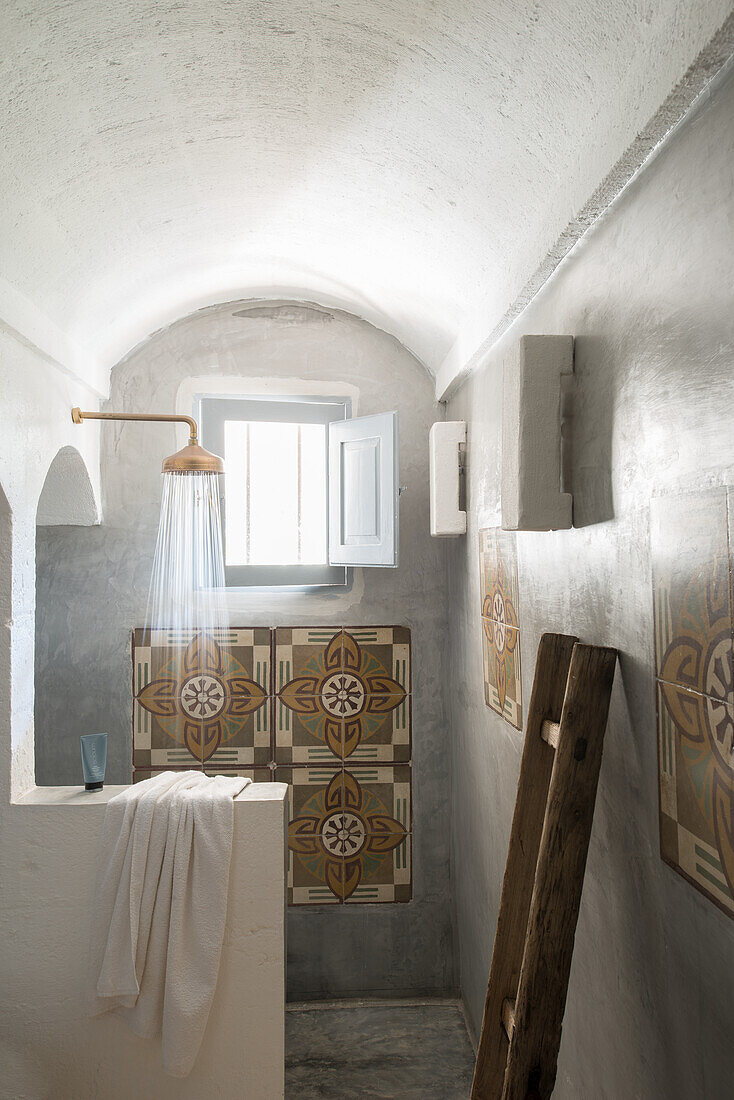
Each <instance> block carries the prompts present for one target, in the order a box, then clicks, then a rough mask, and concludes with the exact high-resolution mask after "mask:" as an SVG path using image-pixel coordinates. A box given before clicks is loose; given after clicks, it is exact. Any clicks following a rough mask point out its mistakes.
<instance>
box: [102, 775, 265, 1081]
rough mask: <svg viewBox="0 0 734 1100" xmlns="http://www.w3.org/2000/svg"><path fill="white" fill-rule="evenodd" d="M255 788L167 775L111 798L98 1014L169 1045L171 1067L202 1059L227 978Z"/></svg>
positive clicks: (184, 1069) (177, 1070) (166, 1062)
mask: <svg viewBox="0 0 734 1100" xmlns="http://www.w3.org/2000/svg"><path fill="white" fill-rule="evenodd" d="M249 782H250V780H249V779H244V778H242V777H239V776H237V777H234V778H228V777H225V776H221V775H218V776H214V777H213V778H210V777H209V776H206V775H204V774H203V773H202V772H163V773H162V774H161V775H157V776H154V777H153V778H152V779H146V780H145V781H144V782H142V783H137V784H135V785H134V786H132V787H128V788H127V789H126V790H125V791H123V792H122V793H121V794H118V795H116V796H115V797H114V798H112V799H110V801H109V802H108V804H107V810H106V813H105V820H104V832H103V838H102V851H101V857H100V865H99V874H98V881H97V896H96V902H95V910H94V918H93V928H92V938H91V960H90V962H91V965H90V1000H91V1004H90V1012H91V1014H92V1015H95V1016H96V1015H100V1014H101V1013H104V1012H115V1013H116V1014H117V1015H118V1016H121V1017H122V1018H123V1019H124V1020H125V1022H126V1023H127V1025H128V1026H129V1027H130V1029H131V1030H132V1031H133V1032H135V1034H136V1035H141V1036H145V1037H148V1038H151V1037H153V1036H156V1035H160V1036H161V1047H162V1055H163V1068H164V1069H165V1071H166V1072H167V1073H170V1074H172V1075H173V1076H175V1077H185V1076H186V1075H187V1074H188V1073H189V1072H190V1071H191V1067H192V1066H193V1064H194V1061H195V1060H196V1055H197V1053H198V1051H199V1047H200V1045H201V1040H202V1038H203V1035H204V1029H205V1027H206V1022H207V1019H208V1016H209V1009H210V1007H211V1002H212V997H213V996H214V989H215V987H216V984H217V975H218V972H219V959H220V955H221V951H222V940H223V938H224V922H225V918H226V913H227V891H228V886H229V868H230V862H231V858H232V834H233V826H234V804H233V799H234V798H236V797H237V795H238V794H239V793H240V791H242V790H243V788H244V787H246V786H247V784H248V783H249Z"/></svg>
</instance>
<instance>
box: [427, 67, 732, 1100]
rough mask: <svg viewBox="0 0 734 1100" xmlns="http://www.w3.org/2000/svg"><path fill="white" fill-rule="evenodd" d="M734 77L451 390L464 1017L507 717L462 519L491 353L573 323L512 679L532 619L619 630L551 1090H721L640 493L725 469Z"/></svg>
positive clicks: (725, 935) (474, 543)
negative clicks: (456, 457)
mask: <svg viewBox="0 0 734 1100" xmlns="http://www.w3.org/2000/svg"><path fill="white" fill-rule="evenodd" d="M732 117H734V82H732V81H730V82H729V83H728V84H724V85H723V87H721V88H720V89H719V90H718V91H717V93H716V94H715V96H714V97H713V98H709V101H708V102H707V104H706V105H704V106H702V108H701V109H700V110H699V112H698V113H697V115H696V116H695V117H694V118H693V119H692V120H691V121H690V122H688V123H687V124H686V126H685V127H684V128H683V129H682V130H681V131H680V132H679V134H678V135H677V136H676V138H675V140H674V141H673V142H671V144H670V145H669V146H668V147H667V149H666V150H665V151H664V152H663V153H661V154H660V155H659V157H658V158H657V159H656V161H655V162H654V163H653V164H652V165H650V166H649V168H648V169H647V170H646V171H645V172H644V173H643V174H642V175H641V176H640V177H639V178H638V179H637V180H636V181H635V182H634V183H633V184H632V185H631V187H630V188H629V190H628V191H627V192H626V194H625V195H624V196H623V198H622V199H621V200H620V202H619V203H618V205H617V206H616V207H615V208H614V209H613V211H612V212H611V213H610V214H609V215H608V216H607V217H606V218H605V219H604V221H603V222H601V223H600V224H599V225H598V226H597V227H596V228H595V229H594V230H593V232H592V233H591V234H590V235H589V236H588V238H587V239H585V240H584V242H582V244H581V246H580V247H579V248H578V249H577V250H576V252H575V253H574V254H573V255H572V257H571V258H570V259H569V260H567V261H566V263H565V264H564V265H563V267H562V268H561V269H560V270H559V271H558V272H557V274H556V276H555V277H554V279H553V280H552V282H551V283H549V284H548V286H547V287H546V289H545V290H544V291H543V293H542V294H541V295H540V297H539V298H538V299H536V301H535V302H534V304H533V305H532V307H531V308H530V309H529V310H528V311H527V313H526V314H525V315H524V316H523V318H522V320H521V323H519V324H518V325H516V326H515V328H514V329H513V330H512V332H511V333H509V334H508V336H507V337H506V338H505V339H504V340H503V343H502V345H500V346H498V348H497V349H496V352H495V353H494V354H493V355H492V358H491V361H490V362H489V364H488V365H487V367H486V369H484V370H483V371H482V372H481V373H480V374H479V375H477V376H476V377H474V378H471V379H470V380H469V381H468V382H467V383H466V384H465V385H464V386H463V387H462V389H461V390H460V391H459V393H458V394H457V396H456V397H455V399H454V400H452V401H451V402H450V404H449V406H448V410H447V417H448V418H449V419H452V420H454V419H466V420H467V422H468V511H469V532H468V536H467V538H466V539H465V540H457V541H456V542H455V543H453V545H452V547H451V550H450V561H449V577H450V587H449V606H450V608H451V613H450V616H449V642H450V645H449V656H450V664H449V672H448V677H447V684H448V698H447V705H448V708H449V722H450V729H451V743H452V754H453V790H452V807H453V886H454V904H455V907H456V922H457V930H458V950H459V954H460V980H461V987H462V990H463V993H464V996H465V998H466V1001H467V1004H468V1008H469V1013H470V1017H471V1020H472V1023H473V1026H474V1027H475V1028H477V1027H478V1026H479V1022H480V1019H481V1010H482V1005H483V998H484V993H485V989H486V978H487V973H488V969H489V960H490V956H491V950H492V940H493V935H494V928H495V921H496V916H497V907H498V904H499V892H500V886H501V882H502V874H503V870H504V862H505V857H506V852H507V842H508V837H509V830H510V824H511V817H512V810H513V806H514V799H515V793H516V783H517V776H518V770H519V764H520V754H521V749H522V735H521V734H519V733H517V732H516V731H515V730H514V729H513V728H512V727H510V726H509V725H507V724H506V723H505V722H503V721H502V720H501V719H500V718H499V717H498V716H496V715H495V714H494V713H493V712H492V711H491V710H489V709H487V708H486V707H485V705H484V701H483V690H482V654H481V640H480V639H481V633H480V630H481V628H480V620H479V610H480V609H479V576H478V574H479V566H478V540H477V531H478V529H479V528H481V527H484V526H494V525H497V524H498V523H499V491H500V460H501V443H500V425H501V403H500V395H501V377H502V375H501V364H502V359H503V354H504V352H505V351H506V349H507V347H508V346H509V343H510V342H511V341H514V340H516V339H517V338H518V337H519V336H520V335H521V334H522V333H570V334H573V335H575V336H576V385H575V394H574V396H573V404H572V408H571V410H570V411H571V413H572V419H571V421H570V425H569V426H570V437H571V448H572V458H571V481H572V485H571V487H572V489H573V492H574V504H575V524H576V526H575V528H574V529H573V530H570V531H559V532H555V533H547V534H546V533H543V534H531V533H520V534H518V535H517V547H518V566H519V581H520V599H519V602H520V625H521V639H522V646H523V649H522V671H523V689H524V697H525V702H526V705H527V701H528V699H529V695H530V688H531V684H532V678H533V672H534V665H535V652H536V648H537V643H538V639H539V636H540V634H541V633H542V632H543V631H546V630H556V631H563V632H566V633H573V634H577V635H579V636H580V637H581V638H582V639H583V640H585V641H589V642H597V643H602V644H606V645H613V646H617V647H618V648H619V650H620V662H619V665H618V669H617V675H616V682H615V688H614V695H613V701H612V708H611V714H610V719H609V726H608V730H607V735H606V745H605V752H604V760H603V764H602V770H601V779H600V785H599V794H598V799H597V806H596V815H595V821H594V829H593V835H592V841H591V848H590V852H589V861H588V866H587V871H586V880H585V886H584V893H583V900H582V905H581V914H580V920H579V926H578V935H577V939H576V949H575V955H574V962H573V969H572V973H571V984H570V990H569V998H568V1004H567V1009H566V1017H565V1023H564V1029H563V1041H562V1046H561V1054H560V1061H559V1076H558V1085H557V1088H556V1091H555V1093H554V1095H555V1096H557V1097H558V1098H559V1100H571V1098H574V1100H587V1098H588V1097H594V1098H598V1100H620V1098H625V1100H626V1098H632V1097H638V1098H640V1100H694V1098H696V1100H698V1098H704V1097H705V1098H707V1100H714V1098H716V1100H718V1098H719V1097H724V1096H728V1095H730V1094H731V1083H732V1080H733V1079H734V1045H732V1041H731V1040H732V1024H731V1021H732V1014H733V1011H734V985H733V984H732V974H733V973H734V922H732V921H731V920H730V919H729V918H728V917H726V916H724V915H723V913H721V912H720V911H719V910H718V909H716V908H715V907H714V906H713V905H712V904H711V903H710V902H708V901H707V900H706V899H705V898H703V897H702V896H701V895H700V894H699V893H698V892H697V891H695V890H694V889H693V888H692V887H691V886H689V885H688V884H687V883H686V882H684V881H683V879H682V878H680V877H679V876H678V875H677V874H675V873H674V872H673V871H672V870H671V869H670V868H669V867H667V866H666V865H664V864H663V863H662V862H661V860H660V858H659V855H658V795H657V759H656V726H655V710H654V692H653V625H652V597H651V577H650V554H649V535H648V524H649V505H650V499H651V496H652V495H653V494H658V493H665V492H673V491H676V490H678V489H679V488H681V487H683V488H691V489H695V488H696V487H703V486H708V485H714V484H726V483H729V484H731V482H732V478H734V433H732V426H731V425H732V409H733V408H734V310H733V309H732V286H733V285H734V176H732V163H734V132H733V131H732V125H731V119H732Z"/></svg>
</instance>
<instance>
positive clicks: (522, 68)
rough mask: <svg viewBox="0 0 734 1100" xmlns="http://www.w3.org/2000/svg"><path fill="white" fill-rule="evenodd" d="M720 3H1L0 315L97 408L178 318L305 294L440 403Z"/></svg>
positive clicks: (706, 32)
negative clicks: (427, 383)
mask: <svg viewBox="0 0 734 1100" xmlns="http://www.w3.org/2000/svg"><path fill="white" fill-rule="evenodd" d="M730 10H731V4H730V0H707V2H706V3H700V4H691V3H690V2H689V0H607V2H605V3H604V4H598V3H592V2H591V0H549V2H548V3H543V4H538V3H535V2H531V0H496V2H494V3H492V4H487V3H486V2H484V0H431V2H430V3H429V2H428V0H418V2H416V3H410V4H407V3H405V2H404V0H344V2H343V3H341V4H339V5H332V4H325V3H318V2H315V0H266V2H264V3H255V2H254V0H238V2H236V3H232V2H231V0H119V2H118V3H115V4H100V3H99V2H98V0H73V2H62V3H57V4H48V3H45V2H43V0H7V2H6V3H5V4H3V9H2V14H1V15H0V32H1V33H0V41H2V42H3V50H4V53H5V55H6V60H5V66H4V68H3V70H2V72H3V77H2V92H3V95H2V98H0V103H2V104H3V107H2V108H1V109H0V110H2V111H3V113H4V117H3V118H2V120H0V124H1V125H2V130H3V142H4V156H3V158H2V162H1V163H0V193H2V195H3V203H2V207H1V208H0V316H1V317H2V318H4V320H5V322H6V323H7V324H8V325H10V326H11V327H13V328H15V329H16V330H18V331H21V332H22V333H23V334H24V335H26V336H27V335H28V333H29V332H30V333H31V334H32V335H31V337H30V338H31V339H32V340H33V342H34V343H35V344H36V346H40V347H42V348H43V350H44V352H45V353H46V354H48V355H50V356H51V357H52V358H54V359H55V360H57V361H59V362H61V363H62V365H64V366H65V367H67V368H69V369H71V370H73V371H74V372H75V373H76V374H77V375H82V376H84V378H85V380H87V381H88V382H89V383H90V384H91V385H92V386H93V387H94V388H95V389H96V390H97V391H98V392H100V393H105V392H106V391H107V385H108V372H109V369H110V368H111V366H112V365H113V364H114V363H115V362H117V361H118V360H119V359H120V358H121V357H122V356H123V355H124V354H126V353H127V352H128V351H129V350H130V349H131V348H132V347H134V346H135V345H136V344H138V343H139V342H140V341H141V340H142V339H144V338H145V337H146V336H148V335H150V334H151V332H153V331H154V330H156V329H157V328H159V327H160V326H162V325H165V324H168V323H170V322H171V321H173V320H174V319H176V318H177V317H180V316H183V315H185V314H187V313H190V312H191V311H193V310H195V309H197V308H200V307H202V306H205V305H210V304H213V303H215V302H218V301H227V300H232V299H234V298H244V297H271V296H272V297H281V298H283V297H286V298H304V299H307V300H312V301H317V302H320V303H322V304H325V305H327V306H328V305H332V306H337V307H339V308H343V309H346V310H347V311H349V312H352V313H356V314H357V315H358V316H362V317H364V318H365V319H367V320H370V321H372V322H373V323H374V324H376V325H377V326H378V327H380V328H383V329H385V330H386V331H388V332H390V333H392V334H393V335H394V336H396V337H397V338H398V339H399V340H400V341H401V342H402V343H403V344H404V345H405V346H406V347H407V348H408V349H409V350H411V351H412V352H413V353H414V354H415V355H416V356H417V357H418V358H419V359H420V360H421V361H422V362H424V363H425V364H426V365H427V366H428V367H429V369H431V370H432V371H433V372H438V371H439V369H440V368H441V365H442V364H444V369H443V371H442V375H441V382H440V385H439V389H440V390H441V392H443V391H444V390H445V389H446V388H448V385H450V383H451V380H452V379H453V378H454V377H455V376H456V375H457V374H458V373H460V372H461V370H462V369H463V368H464V366H465V365H466V363H467V362H469V361H471V359H472V355H474V354H475V353H476V349H477V348H478V347H481V346H482V342H483V341H485V340H486V337H487V335H488V334H489V333H491V332H492V331H493V330H494V329H495V328H496V326H497V324H498V323H500V322H501V319H502V318H503V317H504V316H506V315H507V314H508V311H510V312H511V310H512V308H513V303H515V302H516V301H517V300H518V296H520V297H521V296H522V291H523V288H525V287H527V286H528V285H529V281H530V282H531V281H532V278H533V274H534V272H536V271H537V270H538V269H539V267H542V264H543V262H544V260H545V259H546V257H547V256H548V255H549V253H552V252H553V248H554V243H555V242H557V241H558V239H559V238H560V236H561V235H562V233H563V231H564V229H565V227H567V226H568V225H569V223H570V222H572V220H573V218H574V216H575V215H576V213H577V212H578V211H580V210H582V208H584V204H585V203H587V201H588V200H589V198H590V196H591V195H592V194H593V192H594V190H595V188H597V187H598V185H599V183H600V181H602V180H604V179H605V178H606V176H607V174H608V173H610V171H612V169H613V166H614V165H615V164H616V162H617V161H618V160H619V158H620V157H622V155H623V154H624V152H625V150H627V149H629V148H630V147H631V146H633V145H634V143H635V141H636V140H637V137H638V135H639V134H640V133H641V131H642V130H643V128H644V127H645V125H646V124H647V122H648V120H649V119H651V118H653V116H654V115H655V112H656V111H657V110H658V108H659V107H660V105H661V103H663V101H664V100H665V99H666V97H667V96H668V95H669V94H670V93H671V90H672V89H674V88H675V87H676V85H677V82H679V81H680V80H681V78H683V76H684V74H685V73H686V70H687V69H688V67H689V66H691V64H692V63H694V62H695V60H696V59H697V58H699V57H700V56H701V52H702V51H703V50H705V47H706V45H707V44H708V43H710V42H711V40H712V38H713V37H714V36H715V34H716V32H717V30H718V28H720V27H721V25H722V24H723V23H724V21H725V20H726V19H727V16H729V14H730ZM704 69H705V64H704ZM706 72H708V70H706Z"/></svg>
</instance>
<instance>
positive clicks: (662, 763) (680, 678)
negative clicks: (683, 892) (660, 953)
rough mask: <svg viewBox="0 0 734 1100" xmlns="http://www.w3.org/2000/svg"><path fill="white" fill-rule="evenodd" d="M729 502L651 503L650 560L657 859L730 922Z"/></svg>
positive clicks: (733, 758) (733, 831) (733, 870)
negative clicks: (654, 697) (721, 910)
mask: <svg viewBox="0 0 734 1100" xmlns="http://www.w3.org/2000/svg"><path fill="white" fill-rule="evenodd" d="M727 509H728V503H727V494H726V491H725V490H713V491H710V492H708V493H703V494H699V495H696V496H679V497H669V498H661V499H656V500H654V501H653V502H652V507H651V554H652V567H653V611H654V624H655V668H656V673H657V686H656V703H657V734H658V771H659V798H660V852H661V856H662V858H663V859H664V860H665V861H666V862H667V863H669V864H670V865H671V866H672V867H674V868H675V870H677V871H678V872H679V874H681V875H682V876H683V877H684V878H686V879H687V880H688V881H689V882H691V883H692V884H693V885H694V886H696V888H697V889H699V890H700V891H702V892H703V893H704V894H706V895H707V896H708V897H709V898H710V899H711V900H712V901H714V902H715V903H716V905H718V906H719V907H720V908H721V909H723V910H724V911H725V912H727V913H728V914H729V915H730V916H734V745H733V742H734V699H733V697H732V675H731V670H732V603H731V581H730V554H731V548H730V540H729V532H728V519H727Z"/></svg>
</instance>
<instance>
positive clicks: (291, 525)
mask: <svg viewBox="0 0 734 1100" xmlns="http://www.w3.org/2000/svg"><path fill="white" fill-rule="evenodd" d="M350 413H351V402H350V401H349V400H348V399H346V398H341V399H340V398H329V397H313V398H311V397H272V396H267V397H241V398H240V397H202V398H200V404H199V415H200V418H201V436H202V442H203V445H204V446H205V447H207V448H208V449H209V450H211V451H214V453H215V454H219V455H221V456H222V457H223V458H224V464H225V482H224V516H223V527H224V532H223V533H224V565H225V577H226V583H227V585H228V586H237V587H239V586H248V585H252V586H260V585H263V586H264V585H268V586H288V585H291V586H295V585H298V586H300V585H304V586H305V585H344V584H346V582H347V569H346V566H345V565H344V564H339V565H329V518H328V517H329V506H328V502H329V463H328V456H329V424H330V423H332V422H333V421H344V420H346V419H347V418H348V417H349V415H350Z"/></svg>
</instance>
